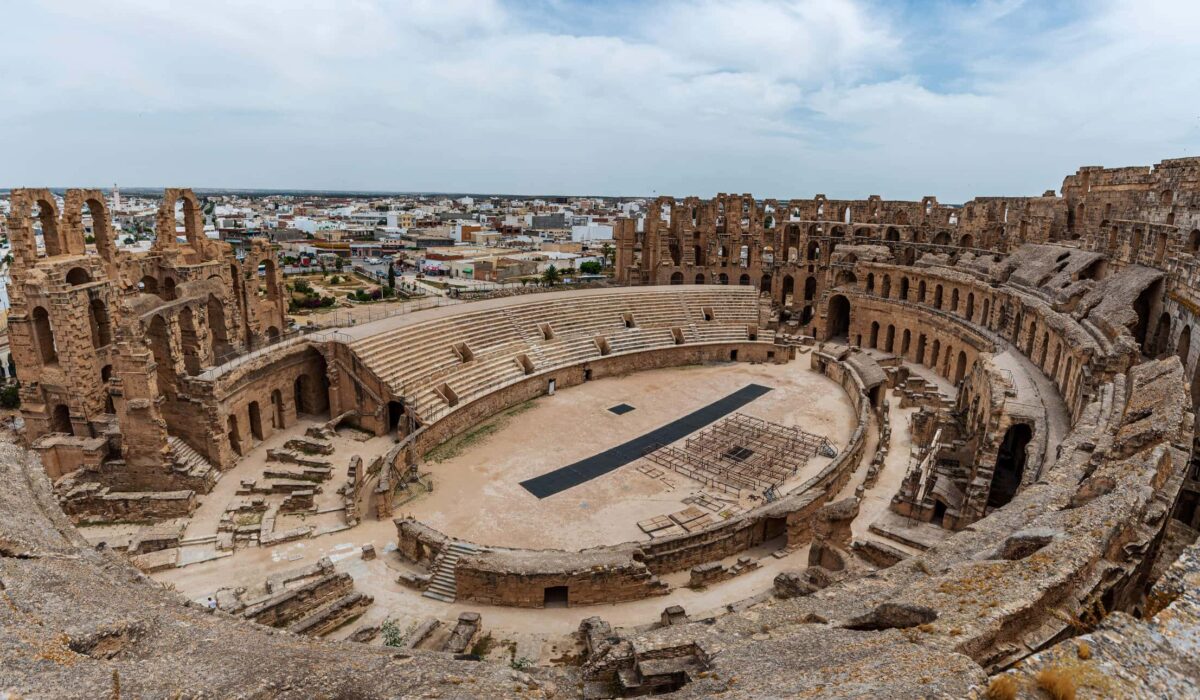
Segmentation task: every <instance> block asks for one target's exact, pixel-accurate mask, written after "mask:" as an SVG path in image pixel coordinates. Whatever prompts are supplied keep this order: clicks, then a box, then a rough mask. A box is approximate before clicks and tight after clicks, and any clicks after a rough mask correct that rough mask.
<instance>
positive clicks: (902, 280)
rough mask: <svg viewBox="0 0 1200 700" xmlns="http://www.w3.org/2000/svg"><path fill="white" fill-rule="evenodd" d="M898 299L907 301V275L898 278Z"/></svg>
mask: <svg viewBox="0 0 1200 700" xmlns="http://www.w3.org/2000/svg"><path fill="white" fill-rule="evenodd" d="M900 299H901V300H902V301H908V278H907V277H901V278H900Z"/></svg>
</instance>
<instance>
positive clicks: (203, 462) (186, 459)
mask: <svg viewBox="0 0 1200 700" xmlns="http://www.w3.org/2000/svg"><path fill="white" fill-rule="evenodd" d="M167 444H168V445H169V446H170V448H171V461H172V462H173V463H174V465H175V471H176V472H179V473H180V474H184V475H186V476H188V477H190V478H193V479H199V480H201V481H215V480H216V478H215V477H216V470H215V469H213V466H212V464H210V463H209V461H208V460H207V459H205V458H204V456H203V455H201V454H200V453H199V452H197V451H196V450H194V449H192V447H191V445H188V444H187V443H186V442H184V441H183V440H182V439H180V438H177V437H175V436H174V435H168V436H167Z"/></svg>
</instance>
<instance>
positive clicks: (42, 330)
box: [32, 306, 58, 365]
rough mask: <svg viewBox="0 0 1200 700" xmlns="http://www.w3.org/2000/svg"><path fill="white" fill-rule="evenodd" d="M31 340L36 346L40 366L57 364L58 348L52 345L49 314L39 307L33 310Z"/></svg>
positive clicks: (52, 335)
mask: <svg viewBox="0 0 1200 700" xmlns="http://www.w3.org/2000/svg"><path fill="white" fill-rule="evenodd" d="M32 319H33V340H34V344H36V345H37V350H38V355H39V357H41V360H42V364H44V365H52V364H54V363H56V362H58V348H56V347H55V345H54V331H53V330H52V329H51V328H50V313H49V312H48V311H46V309H44V308H43V307H41V306H38V307H36V308H34V310H33V315H32Z"/></svg>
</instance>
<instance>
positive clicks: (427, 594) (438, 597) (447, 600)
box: [421, 590, 457, 603]
mask: <svg viewBox="0 0 1200 700" xmlns="http://www.w3.org/2000/svg"><path fill="white" fill-rule="evenodd" d="M421 595H422V596H424V597H426V598H432V599H434V600H440V601H441V602H443V603H453V602H454V601H455V600H457V597H452V596H448V595H443V594H441V593H435V592H434V591H430V590H426V591H425V592H424V593H422V594H421Z"/></svg>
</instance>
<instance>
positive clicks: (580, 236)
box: [571, 224, 613, 243]
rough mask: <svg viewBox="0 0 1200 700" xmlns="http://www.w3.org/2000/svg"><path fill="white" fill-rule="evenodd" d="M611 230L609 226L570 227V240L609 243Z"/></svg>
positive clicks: (611, 234)
mask: <svg viewBox="0 0 1200 700" xmlns="http://www.w3.org/2000/svg"><path fill="white" fill-rule="evenodd" d="M612 238H613V228H612V226H610V225H609V224H585V225H582V226H572V227H571V240H572V241H575V242H584V243H588V242H591V241H611V240H612Z"/></svg>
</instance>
